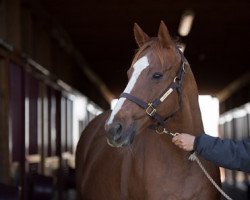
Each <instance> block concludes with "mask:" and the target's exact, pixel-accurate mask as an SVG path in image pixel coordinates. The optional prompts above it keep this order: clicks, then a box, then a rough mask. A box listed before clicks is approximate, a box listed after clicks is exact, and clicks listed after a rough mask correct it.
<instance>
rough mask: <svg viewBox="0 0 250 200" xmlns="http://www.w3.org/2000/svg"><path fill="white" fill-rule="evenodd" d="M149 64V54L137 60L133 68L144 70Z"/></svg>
mask: <svg viewBox="0 0 250 200" xmlns="http://www.w3.org/2000/svg"><path fill="white" fill-rule="evenodd" d="M147 66H149V60H148V57H147V56H143V57H141V58H140V59H139V60H137V61H136V62H135V64H134V65H133V68H134V70H135V71H142V70H143V69H145V68H146V67H147Z"/></svg>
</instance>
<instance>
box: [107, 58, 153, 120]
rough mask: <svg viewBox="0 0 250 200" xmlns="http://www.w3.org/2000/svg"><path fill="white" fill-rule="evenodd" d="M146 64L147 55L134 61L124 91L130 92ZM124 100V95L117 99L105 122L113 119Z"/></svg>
mask: <svg viewBox="0 0 250 200" xmlns="http://www.w3.org/2000/svg"><path fill="white" fill-rule="evenodd" d="M148 66H149V63H148V58H147V56H144V57H142V58H140V59H139V60H137V61H136V63H135V64H134V65H133V68H134V71H133V74H132V76H131V78H130V80H129V82H128V85H127V87H126V88H125V90H124V93H130V92H131V90H132V89H133V87H134V85H135V83H136V81H137V79H138V77H139V76H140V74H141V72H142V71H143V70H144V69H145V68H146V67H148ZM125 100H126V99H125V98H124V97H121V98H120V99H119V100H118V102H117V104H116V106H115V108H114V109H113V111H112V113H111V115H110V118H109V120H108V122H107V124H111V123H112V122H113V119H114V117H115V115H116V114H117V113H118V111H119V110H120V109H121V107H122V105H123V103H124V101H125Z"/></svg>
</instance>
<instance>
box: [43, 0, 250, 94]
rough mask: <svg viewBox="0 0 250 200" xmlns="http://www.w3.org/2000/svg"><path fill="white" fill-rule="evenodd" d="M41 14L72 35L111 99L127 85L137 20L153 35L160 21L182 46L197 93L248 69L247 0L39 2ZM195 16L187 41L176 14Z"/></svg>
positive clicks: (212, 90)
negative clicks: (184, 46)
mask: <svg viewBox="0 0 250 200" xmlns="http://www.w3.org/2000/svg"><path fill="white" fill-rule="evenodd" d="M40 3H41V5H42V7H43V9H45V10H46V12H48V13H49V14H50V15H51V16H52V17H53V18H54V19H55V20H56V21H57V22H58V23H59V24H60V25H61V26H62V27H63V29H65V30H66V31H67V32H68V34H69V35H70V36H71V38H72V41H73V44H74V46H75V47H76V48H77V49H78V50H79V51H80V52H81V54H82V56H83V57H84V58H85V60H86V62H87V63H88V65H89V66H90V67H91V69H92V70H93V71H94V72H95V73H96V74H97V75H98V76H99V77H100V78H101V79H102V80H103V82H104V83H105V84H106V85H107V87H108V88H109V90H110V91H111V92H112V93H114V94H115V95H116V96H117V95H119V93H121V92H122V90H123V88H124V87H125V85H126V82H127V77H126V70H127V69H128V67H129V66H130V63H131V60H132V57H133V54H134V52H135V49H136V48H137V46H136V44H135V41H134V36H133V25H134V22H137V23H138V24H139V25H140V26H141V28H142V29H143V30H144V31H145V32H146V33H147V34H148V35H150V36H156V34H157V32H158V27H159V24H160V20H164V22H165V23H166V25H167V26H168V28H169V31H170V33H171V35H172V36H173V37H179V39H180V41H181V42H183V43H185V45H186V49H185V55H186V57H187V59H188V60H189V62H190V64H191V67H192V69H193V72H194V75H195V77H196V80H197V84H198V88H199V91H200V93H201V94H214V95H215V94H216V93H218V92H219V91H221V90H222V89H223V88H225V87H226V86H227V85H228V84H229V83H230V82H232V81H233V80H235V79H236V78H238V77H240V76H241V75H243V74H245V73H246V72H247V71H249V65H250V63H249V59H248V58H249V57H250V49H249V48H250V37H249V36H250V13H249V10H250V1H249V0H221V1H218V0H209V1H208V0H207V1H194V0H190V1H187V0H158V1H157V0H121V1H117V0H107V1H105V0H71V1H68V0H53V1H51V0H41V1H40ZM190 9H191V10H192V11H193V12H194V13H195V18H194V22H193V26H192V29H191V32H190V34H189V35H188V36H186V37H180V36H179V35H178V26H179V22H180V18H181V15H182V14H183V12H184V11H185V10H190Z"/></svg>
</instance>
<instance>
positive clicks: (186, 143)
mask: <svg viewBox="0 0 250 200" xmlns="http://www.w3.org/2000/svg"><path fill="white" fill-rule="evenodd" d="M194 138H195V137H194V136H192V135H189V134H186V133H182V134H179V135H177V136H175V137H173V138H172V142H173V143H174V144H175V145H177V146H178V147H179V148H181V149H183V150H185V151H192V150H193V145H194Z"/></svg>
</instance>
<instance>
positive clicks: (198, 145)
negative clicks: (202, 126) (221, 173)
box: [194, 134, 250, 173]
mask: <svg viewBox="0 0 250 200" xmlns="http://www.w3.org/2000/svg"><path fill="white" fill-rule="evenodd" d="M194 150H195V151H196V153H197V154H199V155H201V156H202V157H203V158H205V159H206V160H208V161H211V162H212V163H214V164H215V165H217V166H220V167H224V168H227V169H232V170H238V171H244V172H248V173H249V172H250V138H247V139H245V140H241V141H236V140H230V139H220V138H218V137H212V136H209V135H207V134H202V135H199V136H197V137H196V138H195V142H194Z"/></svg>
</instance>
